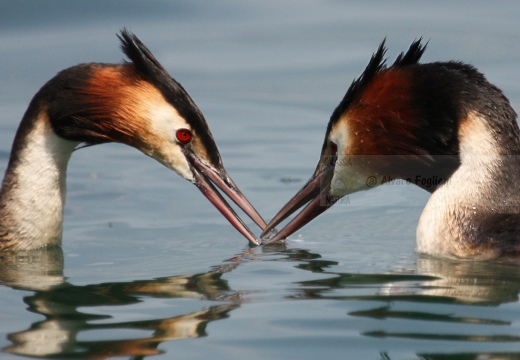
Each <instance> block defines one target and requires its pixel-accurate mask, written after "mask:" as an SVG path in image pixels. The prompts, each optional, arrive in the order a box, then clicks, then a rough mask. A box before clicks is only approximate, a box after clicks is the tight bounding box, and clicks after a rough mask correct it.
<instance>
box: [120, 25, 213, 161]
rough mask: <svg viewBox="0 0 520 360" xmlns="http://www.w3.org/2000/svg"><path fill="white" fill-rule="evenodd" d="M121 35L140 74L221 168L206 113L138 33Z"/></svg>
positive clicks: (122, 47) (122, 42)
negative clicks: (163, 98)
mask: <svg viewBox="0 0 520 360" xmlns="http://www.w3.org/2000/svg"><path fill="white" fill-rule="evenodd" d="M118 38H119V39H120V40H121V49H122V50H123V52H124V53H125V54H126V56H128V58H129V59H130V60H131V62H132V64H133V66H134V68H135V70H136V71H137V73H138V74H139V75H140V76H142V77H143V79H145V80H147V81H148V82H150V83H151V84H153V85H154V86H155V87H157V89H159V90H160V91H161V93H162V94H163V96H164V97H165V98H166V100H167V101H169V102H170V103H171V104H172V105H173V106H174V107H175V109H176V110H177V111H178V112H179V114H180V115H181V116H182V117H183V118H184V119H186V121H187V122H188V124H190V126H191V127H192V130H193V131H194V132H195V134H196V135H197V136H198V138H199V139H200V141H201V143H202V144H204V146H205V147H206V148H207V150H208V151H207V153H208V156H209V158H210V161H211V162H212V163H213V164H214V165H218V166H219V167H222V160H221V159H220V155H219V152H218V149H217V146H216V144H215V140H214V139H213V135H212V134H211V131H210V130H209V126H208V124H207V123H206V120H205V118H204V115H202V112H201V111H200V110H199V108H198V107H197V105H196V104H195V102H194V101H193V100H192V98H191V97H190V96H189V95H188V93H187V92H186V90H184V88H183V87H182V85H181V84H179V83H178V82H177V81H175V79H173V78H172V77H171V76H170V75H169V74H168V72H167V71H166V70H165V69H164V67H163V66H162V65H161V64H160V63H159V61H158V60H157V59H156V58H155V57H154V56H153V55H152V53H151V52H150V50H148V48H147V47H146V46H145V45H144V44H143V43H142V42H141V40H139V38H138V37H137V36H135V35H134V34H132V33H131V32H129V31H128V30H127V29H122V30H121V31H120V33H119V34H118Z"/></svg>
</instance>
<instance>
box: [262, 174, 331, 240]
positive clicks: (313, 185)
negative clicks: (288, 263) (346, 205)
mask: <svg viewBox="0 0 520 360" xmlns="http://www.w3.org/2000/svg"><path fill="white" fill-rule="evenodd" d="M333 174H334V166H326V167H324V168H323V169H321V170H319V171H318V170H317V171H316V173H315V175H314V176H313V177H312V178H311V179H310V180H309V181H308V182H307V183H306V184H305V185H304V186H303V188H302V189H301V190H300V191H298V193H297V194H296V195H294V197H293V198H292V199H291V200H289V202H288V203H287V204H285V206H284V207H283V208H282V209H281V210H280V211H279V212H278V214H276V215H275V217H274V218H273V219H272V220H271V222H270V223H269V224H268V225H267V227H266V228H265V229H264V231H263V232H262V235H260V237H261V238H262V239H264V240H265V241H264V242H266V243H268V242H272V241H277V240H281V239H285V238H286V237H288V236H289V235H291V234H293V233H294V232H295V231H298V230H299V229H300V228H302V227H303V226H304V225H306V224H307V223H308V222H310V221H311V220H312V219H314V218H315V217H317V216H318V215H320V214H321V213H323V212H324V211H325V210H327V209H328V208H330V207H331V206H332V205H334V203H335V202H336V201H337V200H338V199H339V197H336V196H332V195H331V194H330V184H331V180H332V176H333ZM307 203H309V204H308V205H307V206H306V207H305V208H304V209H303V210H302V211H301V212H300V213H299V214H298V215H297V216H296V217H295V218H294V219H292V221H291V222H289V223H288V224H287V225H286V226H285V227H284V228H283V229H282V230H280V231H279V232H278V233H275V232H272V230H273V229H274V228H275V227H276V226H277V225H278V224H279V223H281V222H282V221H284V220H285V219H286V218H287V217H289V216H290V215H291V214H293V213H294V212H296V211H297V210H298V209H300V208H301V207H303V206H304V205H305V204H307ZM271 232H272V233H273V235H274V236H272V237H270V238H269V236H270V235H271V234H270V233H271Z"/></svg>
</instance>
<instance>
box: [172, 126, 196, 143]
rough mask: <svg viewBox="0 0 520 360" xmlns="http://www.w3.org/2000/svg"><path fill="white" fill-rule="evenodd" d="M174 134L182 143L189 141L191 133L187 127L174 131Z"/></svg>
mask: <svg viewBox="0 0 520 360" xmlns="http://www.w3.org/2000/svg"><path fill="white" fill-rule="evenodd" d="M175 136H176V137H177V140H179V142H180V143H182V144H187V143H189V142H190V141H191V138H192V135H191V131H190V130H188V129H179V130H177V132H176V133H175Z"/></svg>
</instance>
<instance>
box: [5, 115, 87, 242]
mask: <svg viewBox="0 0 520 360" xmlns="http://www.w3.org/2000/svg"><path fill="white" fill-rule="evenodd" d="M24 122H25V124H24ZM22 124H23V126H24V131H23V132H20V131H19V133H18V135H17V137H21V136H22V135H23V138H17V139H15V144H16V145H15V146H14V147H13V153H12V154H11V158H10V161H9V165H8V168H7V170H6V174H5V178H4V181H3V184H2V190H1V192H0V219H1V223H0V250H1V249H12V250H28V249H32V248H37V247H42V246H45V245H53V244H59V243H60V242H61V233H62V223H63V208H64V204H65V193H66V169H67V164H68V161H69V159H70V156H71V154H72V151H73V150H74V148H75V147H76V145H77V144H78V143H77V142H73V141H68V140H64V139H61V138H60V137H58V136H57V135H56V134H55V133H54V131H53V130H52V127H51V125H50V122H49V118H48V115H47V112H46V110H42V111H40V112H39V113H38V114H37V115H36V116H35V117H34V118H29V119H27V118H24V120H23V122H22Z"/></svg>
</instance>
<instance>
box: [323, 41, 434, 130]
mask: <svg viewBox="0 0 520 360" xmlns="http://www.w3.org/2000/svg"><path fill="white" fill-rule="evenodd" d="M421 41H422V38H419V39H418V40H415V41H414V42H413V43H412V45H410V48H409V49H408V51H407V52H406V53H404V52H402V53H401V54H399V56H397V58H396V60H395V62H394V63H393V65H392V67H404V66H408V65H415V64H417V63H418V62H419V60H420V59H421V57H422V55H423V53H424V51H425V50H426V46H427V45H428V44H426V45H422V44H421ZM385 43H386V39H385V40H383V41H382V42H381V44H379V47H378V49H377V51H376V52H375V53H374V54H372V57H371V58H370V61H369V62H368V65H367V67H366V68H365V70H364V71H363V73H362V74H361V76H360V77H358V78H357V79H355V80H354V81H353V82H352V84H351V85H350V87H349V88H348V90H347V92H346V93H345V96H344V97H343V99H342V100H341V102H340V103H339V105H338V106H337V107H336V109H335V110H334V112H333V113H332V115H331V117H330V122H329V125H328V127H327V134H328V133H329V132H330V130H331V129H332V126H334V124H335V123H337V122H338V121H339V119H340V117H341V115H342V114H344V113H345V111H347V109H348V108H349V107H350V106H351V105H352V103H353V102H354V101H355V100H356V99H357V98H359V97H360V96H361V94H362V93H363V91H364V90H365V89H366V87H367V85H368V84H370V82H371V81H372V79H373V78H374V76H376V75H377V74H378V73H380V72H381V71H383V70H386V69H387V67H386V59H385V55H386V51H387V48H386V46H385Z"/></svg>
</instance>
